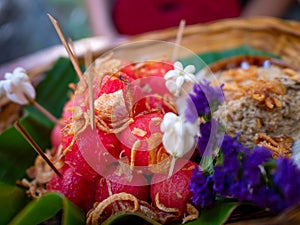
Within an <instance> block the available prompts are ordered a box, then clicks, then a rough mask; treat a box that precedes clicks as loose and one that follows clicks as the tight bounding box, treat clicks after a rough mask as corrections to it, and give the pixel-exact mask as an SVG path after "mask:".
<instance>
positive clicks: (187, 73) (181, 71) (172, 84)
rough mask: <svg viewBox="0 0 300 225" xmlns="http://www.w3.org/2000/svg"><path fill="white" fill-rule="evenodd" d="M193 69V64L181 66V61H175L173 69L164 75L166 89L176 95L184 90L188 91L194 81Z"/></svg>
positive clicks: (194, 69) (179, 94)
mask: <svg viewBox="0 0 300 225" xmlns="http://www.w3.org/2000/svg"><path fill="white" fill-rule="evenodd" d="M195 71H196V68H195V66H194V65H188V66H186V67H185V68H183V65H182V63H181V62H175V63H174V70H170V71H168V72H167V73H166V74H165V77H164V78H165V80H166V86H167V88H168V90H169V91H170V92H171V93H173V94H174V95H175V96H176V97H178V96H181V95H182V94H183V93H184V92H186V93H188V92H190V91H191V89H192V86H193V84H194V83H196V79H195V76H194V73H195Z"/></svg>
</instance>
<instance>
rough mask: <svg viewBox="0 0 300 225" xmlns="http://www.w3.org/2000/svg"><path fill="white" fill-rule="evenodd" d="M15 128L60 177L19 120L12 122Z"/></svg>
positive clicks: (59, 174)
mask: <svg viewBox="0 0 300 225" xmlns="http://www.w3.org/2000/svg"><path fill="white" fill-rule="evenodd" d="M14 126H15V128H16V129H17V130H18V131H19V132H20V134H22V135H23V137H24V138H25V139H26V140H27V141H28V142H29V144H30V145H31V146H32V147H33V148H34V150H35V151H36V152H37V153H38V154H39V155H40V156H41V157H42V158H43V159H44V160H45V162H46V163H47V164H48V165H49V166H50V167H51V169H53V171H54V172H55V173H56V174H57V175H58V176H59V177H61V176H62V175H61V173H60V172H59V171H58V169H57V168H56V167H55V166H54V164H53V163H52V162H51V161H50V159H49V158H48V157H47V156H46V155H45V153H44V152H43V150H42V149H41V148H40V146H38V144H37V143H36V142H35V141H34V140H33V139H32V137H31V136H30V135H29V134H28V132H27V131H26V130H25V129H24V128H23V127H22V125H21V124H20V122H19V121H17V122H16V123H15V124H14Z"/></svg>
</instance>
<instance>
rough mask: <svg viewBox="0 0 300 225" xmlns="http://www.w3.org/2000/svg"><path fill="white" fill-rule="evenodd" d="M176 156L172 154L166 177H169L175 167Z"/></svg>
mask: <svg viewBox="0 0 300 225" xmlns="http://www.w3.org/2000/svg"><path fill="white" fill-rule="evenodd" d="M175 163H176V158H175V157H174V156H172V160H171V164H170V168H169V174H168V177H171V176H172V174H173V171H174V168H175Z"/></svg>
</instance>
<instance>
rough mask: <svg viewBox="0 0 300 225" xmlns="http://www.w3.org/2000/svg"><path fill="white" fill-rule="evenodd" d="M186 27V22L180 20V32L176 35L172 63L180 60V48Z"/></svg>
mask: <svg viewBox="0 0 300 225" xmlns="http://www.w3.org/2000/svg"><path fill="white" fill-rule="evenodd" d="M184 27H185V20H180V24H179V28H178V32H177V35H176V41H175V48H174V51H173V55H172V58H171V60H172V61H175V60H176V59H177V58H178V47H179V45H180V43H181V40H182V36H183V29H184Z"/></svg>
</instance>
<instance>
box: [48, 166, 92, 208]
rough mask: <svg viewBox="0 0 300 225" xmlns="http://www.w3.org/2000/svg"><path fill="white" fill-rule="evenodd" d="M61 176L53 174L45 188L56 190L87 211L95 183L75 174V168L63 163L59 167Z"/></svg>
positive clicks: (90, 205)
mask: <svg viewBox="0 0 300 225" xmlns="http://www.w3.org/2000/svg"><path fill="white" fill-rule="evenodd" d="M60 173H61V175H62V176H61V177H59V176H58V175H57V174H55V175H54V176H53V177H52V179H51V180H50V181H49V183H48V184H47V189H48V190H52V191H57V192H60V193H61V194H63V195H64V196H65V197H66V198H68V199H69V200H70V201H72V202H73V203H74V204H76V205H77V206H78V207H80V208H81V209H83V210H84V211H85V212H87V211H88V210H89V209H91V208H92V206H93V203H94V199H95V183H94V182H92V181H88V180H86V179H85V178H84V177H83V176H81V175H79V174H77V172H76V169H75V168H73V167H70V166H68V165H64V166H63V167H62V168H61V169H60Z"/></svg>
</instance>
